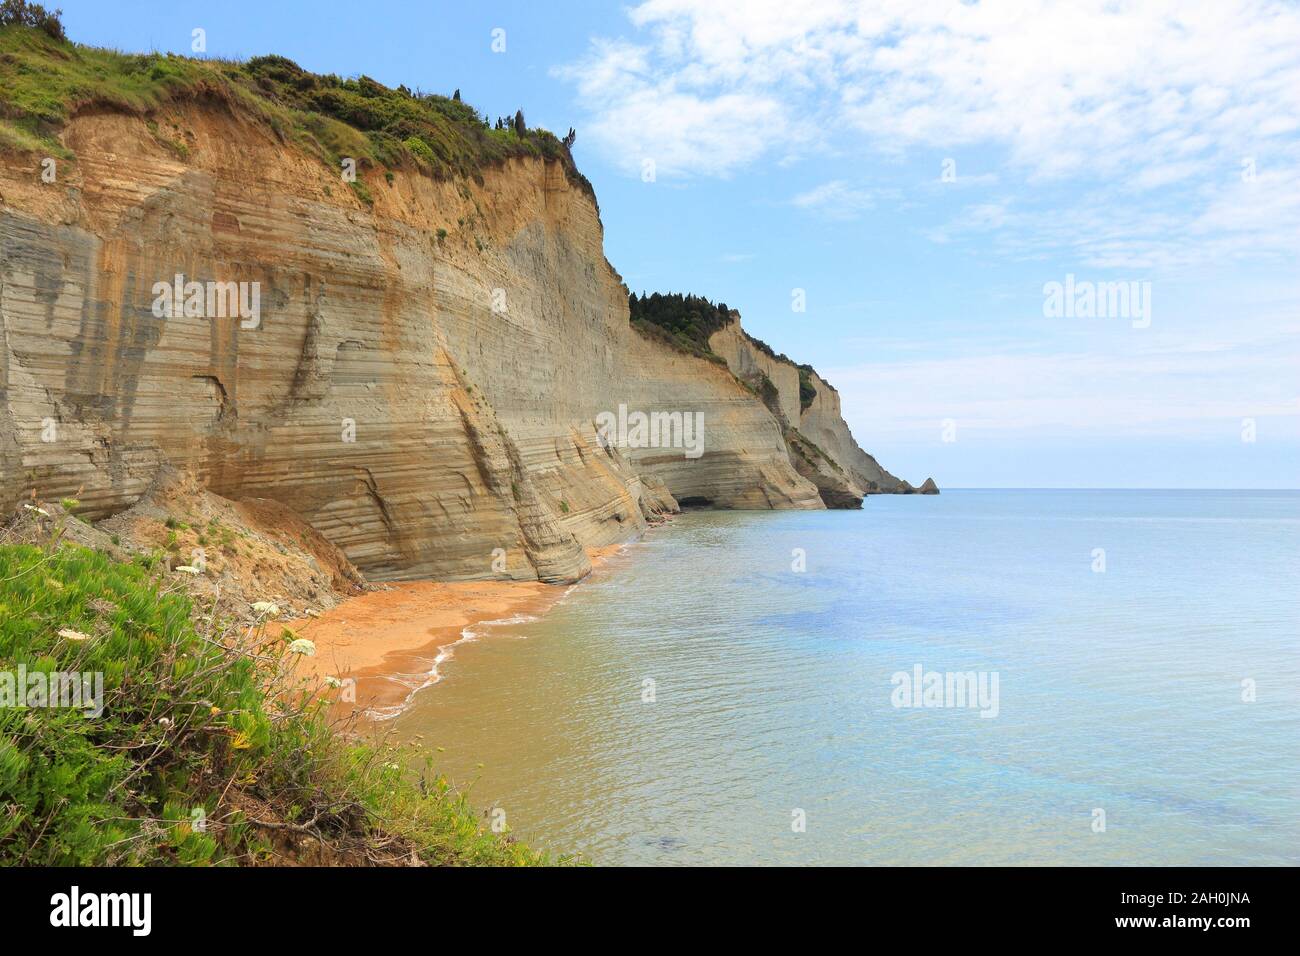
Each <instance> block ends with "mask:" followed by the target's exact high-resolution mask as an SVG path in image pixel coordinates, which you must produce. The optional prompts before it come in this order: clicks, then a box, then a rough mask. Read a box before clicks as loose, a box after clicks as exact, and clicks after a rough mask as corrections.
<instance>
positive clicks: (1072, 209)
mask: <svg viewBox="0 0 1300 956" xmlns="http://www.w3.org/2000/svg"><path fill="white" fill-rule="evenodd" d="M628 16H629V19H630V22H631V24H632V26H633V27H634V28H635V30H636V33H635V36H634V39H633V40H631V41H627V40H620V41H608V40H596V41H594V42H593V44H592V47H591V49H590V51H589V53H588V55H587V56H586V57H585V58H583V59H582V60H581V61H580V62H578V63H575V64H571V65H569V66H567V67H564V68H562V69H560V70H559V71H557V72H558V73H559V75H561V76H563V77H565V78H567V79H568V80H570V81H571V82H572V83H573V84H574V85H575V87H576V89H577V93H578V95H579V98H580V102H581V104H582V105H583V107H584V108H585V109H586V110H587V111H588V112H589V113H590V118H589V120H588V121H587V123H586V124H585V134H586V133H590V134H591V136H592V138H593V139H594V141H595V142H596V143H597V145H598V146H599V148H600V149H601V150H602V151H603V152H604V153H605V154H606V155H608V156H610V157H611V158H612V159H613V160H614V162H616V163H617V164H618V165H619V166H620V167H622V168H623V169H625V170H626V171H627V172H629V173H633V174H634V173H636V171H637V170H638V169H639V168H640V164H641V162H642V160H643V159H644V158H647V157H649V158H654V159H655V160H656V162H657V165H658V172H659V174H660V175H666V176H670V177H671V176H692V175H697V176H728V175H732V174H734V173H735V172H736V171H738V170H740V169H742V168H744V167H745V166H747V165H749V164H752V163H756V162H760V161H770V162H775V163H781V162H788V161H790V160H791V159H792V158H795V157H799V156H806V155H808V154H810V153H815V152H821V153H823V154H825V153H833V152H836V151H839V152H842V153H845V154H848V155H852V154H853V153H854V152H855V151H856V152H859V153H861V152H862V151H863V150H867V151H870V152H875V153H877V154H879V155H880V156H881V157H886V156H892V157H906V156H907V155H908V154H909V153H910V152H915V151H917V150H924V151H929V153H930V154H929V155H927V156H926V157H925V161H926V162H927V163H930V162H933V161H934V153H937V154H938V155H939V156H945V155H948V156H951V155H954V153H955V152H956V151H959V150H960V149H963V148H986V147H992V148H994V149H997V150H999V151H1000V153H1001V155H1003V156H1004V157H1005V163H1004V168H1003V169H1001V170H999V171H998V175H999V182H1000V183H1001V184H1003V187H1004V188H1005V187H1006V185H1007V184H1008V183H1010V182H1013V181H1015V182H1019V183H1022V184H1023V189H1022V191H1024V192H1027V191H1029V190H1031V189H1033V188H1036V187H1045V186H1047V185H1049V184H1052V183H1064V184H1066V185H1068V187H1069V188H1070V189H1072V190H1073V191H1075V192H1076V193H1077V192H1078V191H1079V190H1080V189H1090V190H1093V192H1092V194H1091V195H1090V197H1089V199H1090V204H1089V205H1083V204H1079V205H1077V206H1067V208H1065V209H1064V210H1056V209H1051V210H1041V211H1040V213H1041V214H1040V213H1036V211H1035V210H1034V209H1033V208H1031V207H1024V208H1020V209H1017V211H1016V218H1015V222H1016V223H1017V225H1018V227H1019V228H1020V230H1021V238H1022V240H1023V241H1024V245H1026V246H1028V245H1029V241H1028V240H1029V237H1030V236H1031V235H1036V236H1037V238H1040V239H1041V238H1043V237H1044V235H1046V236H1048V237H1049V239H1050V238H1051V237H1052V234H1053V233H1054V232H1055V233H1056V236H1055V240H1054V241H1056V242H1059V244H1060V245H1061V246H1062V247H1068V246H1070V245H1075V246H1076V247H1077V248H1076V251H1079V252H1080V253H1081V254H1083V255H1084V256H1086V257H1087V261H1088V262H1089V264H1100V263H1116V264H1123V265H1130V266H1131V265H1135V264H1142V263H1147V264H1158V263H1162V262H1187V261H1189V260H1190V259H1192V258H1194V257H1195V256H1194V255H1193V252H1195V254H1196V255H1200V256H1201V257H1202V258H1204V257H1205V256H1206V255H1227V256H1232V257H1236V256H1239V255H1251V254H1257V253H1261V252H1264V253H1267V252H1276V251H1277V250H1278V249H1279V248H1282V246H1284V245H1287V243H1286V238H1285V237H1286V236H1287V235H1288V234H1289V233H1291V234H1293V233H1294V232H1295V229H1296V227H1297V226H1300V211H1298V210H1297V203H1296V197H1297V196H1300V187H1297V183H1296V173H1297V170H1300V150H1298V149H1297V143H1296V138H1297V134H1300V7H1297V5H1295V4H1293V3H1288V2H1284V0H1218V2H1205V3H1186V2H1180V0H1144V2H1140V3H1139V2H1123V0H1120V2H1117V0H1080V2H1072V3H1068V4H1067V3H1051V2H1048V0H1024V2H1018V3H1009V2H1006V3H978V4H976V3H963V2H956V0H952V2H927V3H918V2H916V0H870V2H868V0H805V2H801V3H799V4H790V3H788V2H786V0H748V2H746V3H743V4H741V3H721V2H717V0H645V2H642V3H640V4H638V5H636V6H634V7H632V8H631V9H630V11H629V13H628ZM585 134H584V135H585ZM1250 156H1258V157H1260V162H1261V164H1262V165H1261V168H1265V166H1264V163H1265V157H1267V158H1268V162H1270V163H1271V164H1272V167H1271V168H1272V172H1271V175H1272V176H1274V177H1275V189H1276V191H1275V192H1274V193H1273V194H1272V195H1273V196H1274V197H1275V199H1276V200H1277V201H1276V202H1268V201H1260V200H1259V197H1258V196H1257V197H1256V198H1255V199H1248V200H1247V205H1246V206H1245V207H1242V206H1239V205H1237V200H1238V199H1239V198H1241V197H1240V196H1239V194H1241V193H1242V190H1240V189H1239V188H1236V186H1235V185H1234V178H1235V177H1237V175H1238V173H1239V170H1240V168H1241V162H1242V159H1243V157H1250ZM927 179H928V175H927ZM1262 179H1263V174H1261V180H1262ZM959 182H960V179H959ZM1238 185H1239V184H1238ZM824 188H827V189H831V188H836V189H841V190H843V191H845V194H846V195H845V197H844V198H845V200H846V204H847V206H848V207H849V208H853V207H854V206H856V211H858V212H860V211H861V210H862V209H864V208H869V202H870V197H869V196H866V195H864V194H861V193H860V190H859V188H858V187H854V186H850V185H848V184H847V183H843V184H842V185H840V186H835V185H834V183H829V184H827V186H826V187H824ZM850 193H853V194H855V195H856V198H853V197H852V196H850V195H848V194H850ZM797 198H805V199H806V202H804V203H798V202H797V203H796V205H803V206H804V208H811V207H813V206H815V205H818V203H817V197H816V196H815V195H814V196H808V197H797ZM833 199H834V197H833V196H832V197H831V198H830V200H828V201H826V202H825V203H821V204H820V205H821V207H822V211H823V212H826V211H832V214H838V215H844V213H842V212H841V213H836V212H834V211H833V210H835V209H837V208H838V209H843V208H845V207H844V205H841V206H838V207H837V206H836V205H835V203H834V202H833ZM1098 200H1102V201H1103V203H1104V205H1101V206H1098V205H1097V201H1098ZM1170 210H1174V211H1175V212H1174V213H1172V214H1169V215H1166V213H1169V211H1170ZM1234 210H1237V211H1236V212H1234ZM853 214H856V212H855V213H853ZM1067 220H1068V221H1073V222H1074V223H1075V224H1076V225H1084V226H1089V227H1092V229H1093V231H1092V232H1086V233H1084V232H1080V233H1076V234H1075V235H1074V236H1073V237H1069V236H1066V235H1064V234H1061V233H1060V232H1059V230H1058V229H1057V225H1058V224H1059V223H1060V222H1062V221H1067ZM1144 221H1145V222H1147V223H1149V225H1150V227H1149V228H1141V229H1139V230H1138V231H1137V232H1136V233H1123V232H1122V230H1121V229H1116V228H1112V225H1115V226H1124V225H1141V224H1142V223H1143V222H1144ZM1216 224H1217V225H1216ZM1239 226H1240V227H1241V228H1238V227H1239ZM1194 227H1195V228H1196V229H1200V230H1202V232H1201V234H1200V235H1197V236H1194V237H1192V238H1191V239H1188V238H1187V236H1186V235H1185V234H1186V233H1187V232H1188V231H1189V230H1192V229H1193V228H1194ZM1220 230H1223V232H1221V231H1220ZM961 232H962V230H961V229H960V228H957V227H953V228H947V227H945V228H937V229H933V230H931V232H930V234H931V236H932V237H933V238H936V239H937V240H938V241H952V240H953V239H954V237H956V236H958V235H959V234H960V233H961ZM1220 239H1221V240H1222V241H1221V242H1218V241H1217V240H1220ZM1212 240H1215V241H1212ZM1008 241H1014V237H1012V238H1009V239H1008ZM1290 245H1293V243H1291V244H1290ZM1189 247H1194V249H1189Z"/></svg>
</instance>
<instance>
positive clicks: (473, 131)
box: [0, 26, 594, 200]
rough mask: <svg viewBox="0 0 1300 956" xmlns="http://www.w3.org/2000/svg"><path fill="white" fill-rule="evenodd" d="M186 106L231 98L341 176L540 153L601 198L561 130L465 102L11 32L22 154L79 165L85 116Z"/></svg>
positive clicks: (5, 74)
mask: <svg viewBox="0 0 1300 956" xmlns="http://www.w3.org/2000/svg"><path fill="white" fill-rule="evenodd" d="M185 99H212V100H217V101H222V102H224V103H226V104H228V105H229V106H231V107H232V108H234V109H237V110H239V111H240V112H242V113H243V114H245V115H248V116H250V117H252V118H254V119H256V120H257V121H259V122H261V123H263V124H265V125H266V126H267V127H269V128H270V129H271V130H272V131H274V133H275V134H276V135H277V136H278V137H279V138H280V139H281V140H282V141H284V142H286V143H294V144H297V145H298V146H300V147H302V148H303V149H305V150H307V151H308V152H310V153H312V154H313V155H315V156H317V157H318V158H320V159H321V160H322V161H323V162H326V163H328V164H329V165H330V166H332V167H333V168H334V169H338V168H339V163H340V162H341V160H342V159H343V158H344V157H352V158H354V159H356V160H357V163H358V165H359V166H361V167H366V166H371V167H384V168H398V167H405V168H410V169H418V170H421V171H423V172H425V173H427V174H429V175H431V176H434V177H437V178H455V177H461V178H479V177H480V176H481V173H480V170H482V169H483V168H484V167H485V166H489V165H492V164H496V163H500V162H502V161H504V160H506V159H509V158H511V157H517V156H536V157H544V158H546V159H553V160H558V161H560V162H562V163H563V164H564V168H565V172H566V175H567V176H568V177H569V180H570V181H571V182H573V183H574V184H575V185H576V186H578V187H580V188H582V189H583V190H585V191H586V192H587V193H588V195H591V196H592V197H593V200H594V193H593V192H592V190H591V184H590V183H589V182H588V181H587V179H586V178H585V177H584V176H582V174H581V173H579V172H578V171H577V169H576V167H575V166H574V164H573V160H572V157H571V156H570V154H569V151H568V149H567V148H565V146H564V145H563V144H562V143H561V142H560V140H559V139H558V138H557V137H556V136H555V135H554V134H552V133H550V132H549V131H547V130H543V129H531V130H526V131H525V132H524V134H523V135H522V136H521V135H520V134H519V133H517V132H516V131H515V130H514V129H513V128H510V129H494V128H492V126H491V124H490V123H489V121H488V119H487V118H486V117H485V116H480V115H479V114H478V113H477V112H476V111H475V110H474V109H473V108H472V107H470V106H468V105H467V104H465V103H463V102H460V101H459V100H453V99H449V98H448V97H445V96H438V95H436V94H415V93H412V92H410V91H409V90H407V89H405V88H404V87H401V88H399V89H396V90H392V89H389V88H388V87H386V86H383V85H382V84H380V83H377V82H375V81H374V80H372V79H370V78H369V77H366V76H361V77H357V78H356V79H343V78H341V77H338V76H334V75H326V76H322V75H317V74H314V73H309V72H307V71H306V70H303V69H302V68H301V67H299V66H298V65H297V64H295V63H294V62H293V61H291V60H288V59H285V58H284V57H280V56H262V57H255V58H253V59H251V60H248V61H247V62H233V61H227V60H215V59H211V60H209V59H203V60H199V59H192V58H189V57H181V56H176V55H174V54H162V53H150V54H128V53H121V52H118V51H115V50H104V49H97V48H92V47H87V46H82V45H80V44H75V43H72V42H69V41H66V40H58V39H55V38H54V37H51V36H49V35H48V34H47V33H45V32H43V31H41V30H37V29H34V28H31V27H22V26H7V27H0V144H3V145H6V146H8V147H9V148H11V149H23V150H44V151H46V152H48V153H49V154H51V155H56V156H60V157H63V158H66V159H71V158H73V157H72V156H71V154H70V153H69V152H68V151H67V150H66V149H65V148H64V147H63V146H62V145H61V144H60V143H59V140H58V138H57V137H58V133H59V131H60V130H61V129H62V128H63V126H64V125H65V124H66V123H67V122H68V120H69V119H70V118H71V117H72V116H74V115H75V114H76V113H77V111H78V110H81V109H83V108H87V107H92V106H93V107H96V108H110V109H115V110H119V111H121V112H123V113H128V114H132V115H138V116H144V117H150V116H151V115H152V114H154V113H156V112H157V111H158V110H160V109H162V108H164V107H165V106H167V105H169V104H171V103H174V102H178V101H181V100H185ZM168 142H169V143H170V142H171V141H168ZM173 145H174V144H173ZM182 158H184V156H182Z"/></svg>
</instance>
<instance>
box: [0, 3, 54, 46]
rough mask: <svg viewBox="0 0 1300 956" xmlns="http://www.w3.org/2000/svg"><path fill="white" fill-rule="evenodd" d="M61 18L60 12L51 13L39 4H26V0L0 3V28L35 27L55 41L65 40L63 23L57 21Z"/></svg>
mask: <svg viewBox="0 0 1300 956" xmlns="http://www.w3.org/2000/svg"><path fill="white" fill-rule="evenodd" d="M61 16H63V11H62V10H55V11H54V12H53V13H51V12H50V11H48V10H46V9H45V8H44V7H43V6H41V5H40V4H39V3H28V2H27V0H3V2H0V26H5V27H7V26H13V25H17V26H21V27H36V29H38V30H44V31H45V32H46V33H48V34H49V35H50V36H52V37H53V38H54V39H56V40H66V39H67V34H65V33H64V32H63V22H62V21H61V20H60V19H59V18H60V17H61Z"/></svg>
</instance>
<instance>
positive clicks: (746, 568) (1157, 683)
mask: <svg viewBox="0 0 1300 956" xmlns="http://www.w3.org/2000/svg"><path fill="white" fill-rule="evenodd" d="M1298 532H1300V493H1295V492H1182V491H1179V492H1156V491H952V492H945V493H944V494H942V495H940V496H939V497H927V498H918V497H907V498H898V497H878V498H872V499H869V500H868V501H867V502H866V505H865V507H864V508H863V510H862V511H860V512H844V511H829V512H811V513H809V512H785V513H691V514H687V515H684V516H682V517H681V518H680V519H678V520H677V521H675V522H674V523H673V524H671V525H669V526H668V527H666V528H662V529H658V530H656V531H653V532H652V533H651V534H650V535H649V536H648V537H647V538H646V539H645V540H644V541H642V542H639V543H637V544H634V545H632V546H630V547H629V548H628V551H627V553H626V554H625V555H623V556H621V557H619V558H617V559H615V560H614V562H613V563H612V564H611V565H610V566H608V567H607V568H606V569H604V570H603V571H602V572H601V573H600V574H599V575H598V576H597V578H596V579H594V580H592V581H589V582H586V583H583V584H581V585H579V586H577V587H576V588H574V589H573V590H572V591H571V593H570V594H569V596H568V597H567V598H566V599H565V600H564V602H563V603H561V604H560V605H559V606H558V607H557V608H555V609H554V610H553V611H552V612H551V613H550V614H548V615H547V616H546V617H545V618H544V619H542V620H538V621H530V622H523V623H516V624H506V625H500V626H497V627H492V628H486V629H481V631H480V633H479V634H478V635H477V636H476V637H475V639H473V640H471V641H469V642H466V643H463V644H461V645H459V646H457V647H456V649H455V656H454V657H453V658H452V659H451V660H450V661H448V662H446V663H445V664H444V665H443V666H442V672H443V674H444V675H445V676H444V679H443V680H442V681H440V682H439V683H437V684H435V685H433V686H431V687H429V688H428V689H426V690H425V691H423V692H422V693H421V694H420V695H419V696H418V697H417V699H416V701H415V703H414V704H413V706H412V708H411V709H410V710H409V711H408V712H407V713H406V714H404V715H403V716H402V717H400V718H398V719H397V720H396V721H395V722H394V725H395V727H396V729H397V732H398V734H399V735H400V736H402V737H404V738H406V739H412V740H415V739H418V740H419V742H420V743H421V745H422V746H426V747H429V748H432V747H435V746H441V747H443V748H444V749H443V751H442V752H440V753H437V760H438V764H439V766H441V767H442V768H444V770H445V771H446V772H447V773H448V774H449V775H450V776H451V777H452V778H453V779H454V780H456V781H458V782H460V783H462V784H465V785H467V786H470V793H471V799H472V800H473V801H474V802H475V803H476V804H478V805H480V806H482V807H499V808H500V809H501V810H503V811H504V812H505V814H506V820H507V822H508V823H509V825H510V827H511V829H512V830H513V831H514V832H515V833H516V834H518V835H519V836H520V837H521V838H524V839H526V840H528V841H530V842H532V843H534V844H538V845H541V846H544V847H548V848H552V849H555V850H560V851H575V850H576V851H581V852H582V853H584V854H585V855H586V856H587V857H589V858H590V859H591V860H592V861H594V862H596V863H602V864H667V865H681V864H701V863H710V864H764V863H784V864H796V863H828V864H829V863H835V864H868V863H870V864H1282V863H1287V864H1296V863H1300V592H1298V591H1297V586H1298V585H1297V582H1300V573H1298V572H1300V534H1298ZM795 549H802V550H803V551H804V553H805V555H806V570H804V571H802V572H798V571H794V570H792V562H793V561H794V560H795V558H794V556H793V553H794V550H795ZM1094 549H1104V551H1105V570H1104V572H1098V571H1095V570H1094V567H1095V566H1099V562H1098V559H1097V557H1096V556H1095V554H1094ZM917 665H920V666H921V667H922V668H923V669H924V670H925V671H938V672H977V674H978V673H979V672H983V673H984V676H985V678H986V681H988V680H990V679H991V675H992V674H993V673H994V672H996V674H997V714H996V716H992V717H982V716H981V715H980V711H979V709H977V708H973V707H960V706H951V707H931V708H914V707H913V708H906V707H895V706H894V705H893V702H892V701H891V695H892V694H893V692H894V689H895V688H894V685H893V683H892V682H891V677H892V676H893V675H894V674H895V673H897V672H906V673H909V674H910V673H911V672H912V671H913V668H914V667H916V666H917ZM647 678H649V679H651V680H653V682H654V684H653V698H654V699H653V702H650V701H647V700H645V699H643V698H644V697H645V696H646V686H647V685H646V684H645V681H646V679H647ZM1244 680H1251V681H1253V682H1254V691H1255V698H1256V699H1255V700H1253V701H1246V700H1243V694H1244V690H1243V681H1244ZM990 686H991V685H990V684H988V683H986V687H990ZM989 709H990V708H988V707H986V708H985V710H989ZM416 735H420V736H419V738H417V737H416ZM480 763H481V764H482V766H479V764H480ZM1099 810H1100V811H1104V825H1105V829H1104V831H1100V830H1099V828H1098V826H1099V822H1100V821H1101V817H1099V815H1098V814H1097V811H1099ZM799 811H802V816H803V819H804V822H805V825H804V828H803V829H802V831H800V830H799V828H798V827H797V826H796V821H797V818H798V816H799Z"/></svg>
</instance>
